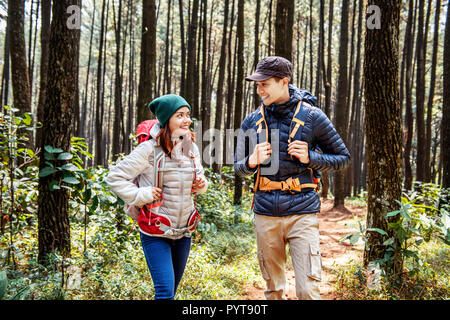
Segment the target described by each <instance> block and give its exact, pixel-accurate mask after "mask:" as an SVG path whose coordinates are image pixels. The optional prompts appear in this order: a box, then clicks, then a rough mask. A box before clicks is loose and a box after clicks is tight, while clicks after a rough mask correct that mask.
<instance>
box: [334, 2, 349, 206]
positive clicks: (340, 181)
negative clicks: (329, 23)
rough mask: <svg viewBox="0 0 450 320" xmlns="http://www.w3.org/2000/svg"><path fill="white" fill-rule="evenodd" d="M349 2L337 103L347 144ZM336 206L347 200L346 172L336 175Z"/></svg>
mask: <svg viewBox="0 0 450 320" xmlns="http://www.w3.org/2000/svg"><path fill="white" fill-rule="evenodd" d="M348 4H349V1H348V0H343V1H342V10H341V13H342V17H341V35H340V40H339V78H338V87H337V101H336V130H337V132H338V133H339V135H340V136H341V137H342V139H343V140H344V142H345V143H346V142H347V141H346V140H347V139H346V137H347V123H348V116H347V113H348V105H347V100H348V99H347V86H348V80H347V75H348V71H347V59H348ZM334 176H335V182H334V206H335V207H338V206H343V205H344V200H345V185H344V184H345V183H346V181H347V178H346V177H345V171H343V170H341V171H338V172H336V173H335V175H334Z"/></svg>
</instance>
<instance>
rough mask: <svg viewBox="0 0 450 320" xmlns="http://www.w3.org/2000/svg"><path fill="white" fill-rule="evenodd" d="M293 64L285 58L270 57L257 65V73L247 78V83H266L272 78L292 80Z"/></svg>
mask: <svg viewBox="0 0 450 320" xmlns="http://www.w3.org/2000/svg"><path fill="white" fill-rule="evenodd" d="M292 70H293V66H292V63H291V62H290V61H289V60H288V59H286V58H283V57H279V56H270V57H266V58H264V59H262V60H261V61H259V62H258V64H257V65H256V70H255V72H254V73H253V74H252V75H251V76H248V77H246V78H245V80H247V81H264V80H267V79H269V78H272V77H277V78H289V79H291V78H292Z"/></svg>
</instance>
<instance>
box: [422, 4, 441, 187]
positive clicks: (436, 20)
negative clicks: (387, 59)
mask: <svg viewBox="0 0 450 320" xmlns="http://www.w3.org/2000/svg"><path fill="white" fill-rule="evenodd" d="M440 11H441V0H437V2H436V12H435V17H434V38H433V53H432V57H431V74H430V93H429V94H428V104H427V122H426V133H427V139H426V146H425V150H426V151H427V153H426V154H425V164H426V171H425V181H427V182H433V183H434V179H433V180H432V179H431V176H432V174H431V172H432V171H434V168H433V167H432V161H431V159H430V151H431V139H432V132H431V120H432V118H433V103H434V102H433V100H434V89H435V84H436V67H437V51H438V45H439V18H440ZM433 160H434V158H433ZM433 162H434V161H433Z"/></svg>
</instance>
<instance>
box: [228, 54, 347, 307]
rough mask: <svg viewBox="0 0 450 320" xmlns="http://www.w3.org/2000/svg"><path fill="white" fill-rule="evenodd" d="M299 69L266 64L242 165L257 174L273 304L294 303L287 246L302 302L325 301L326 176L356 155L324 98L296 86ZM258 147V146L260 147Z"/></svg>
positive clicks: (241, 140)
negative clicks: (319, 102) (322, 179)
mask: <svg viewBox="0 0 450 320" xmlns="http://www.w3.org/2000/svg"><path fill="white" fill-rule="evenodd" d="M292 70H293V67H292V64H291V62H290V61H288V60H287V59H285V58H282V57H277V56H272V57H267V58H264V59H262V60H261V61H260V62H259V63H258V65H257V66H256V70H255V72H254V74H252V75H251V76H249V77H247V78H245V80H247V81H255V82H256V84H257V86H258V88H257V93H258V95H259V96H260V97H261V100H262V105H261V106H260V107H259V108H258V109H257V110H256V111H254V112H253V113H251V114H250V115H249V116H247V117H246V118H245V120H244V121H243V123H242V126H241V132H240V135H239V137H238V143H237V147H236V154H235V160H234V169H235V172H236V173H237V174H238V175H240V176H247V175H252V174H255V173H256V174H255V177H254V179H255V180H254V181H255V187H254V190H255V196H254V207H253V210H254V213H255V230H256V239H257V247H258V253H257V254H258V260H259V265H260V269H261V273H262V276H263V278H264V279H265V280H266V285H267V288H266V290H265V292H264V294H265V296H266V298H267V299H286V296H285V291H284V289H285V282H286V280H285V262H286V244H287V243H289V253H290V255H291V258H292V263H293V266H294V272H295V287H296V294H297V297H298V298H299V299H320V292H319V283H320V280H321V269H322V264H321V256H320V246H319V223H318V217H317V213H318V212H319V211H320V197H319V194H318V193H317V190H316V189H317V184H318V177H319V176H320V171H323V170H327V171H336V170H341V169H343V168H345V166H346V165H347V164H348V163H349V161H350V153H349V152H348V150H347V148H346V147H345V145H344V142H343V141H342V139H341V137H340V136H339V134H338V133H337V132H336V130H335V128H334V127H333V124H332V123H331V121H330V120H329V119H328V117H327V116H326V115H325V114H324V113H323V112H322V111H321V110H320V109H319V108H317V107H314V106H313V104H314V103H315V101H316V98H315V97H314V96H312V95H311V94H310V93H309V92H307V91H306V90H301V89H298V88H295V87H294V86H293V85H291V84H289V82H290V80H291V78H292ZM252 142H253V143H252Z"/></svg>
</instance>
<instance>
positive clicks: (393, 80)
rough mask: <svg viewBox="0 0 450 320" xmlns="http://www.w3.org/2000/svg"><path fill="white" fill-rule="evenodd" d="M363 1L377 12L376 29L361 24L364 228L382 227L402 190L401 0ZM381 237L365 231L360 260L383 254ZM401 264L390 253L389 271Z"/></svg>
mask: <svg viewBox="0 0 450 320" xmlns="http://www.w3.org/2000/svg"><path fill="white" fill-rule="evenodd" d="M368 5H377V6H378V7H379V8H380V9H381V12H382V13H383V16H382V24H381V29H369V28H367V29H366V37H365V52H364V76H365V82H364V86H365V88H364V93H365V104H366V114H365V127H366V138H367V140H366V151H367V154H366V157H367V177H368V181H367V188H368V195H367V199H368V200H367V202H368V205H367V228H379V229H382V230H385V231H387V232H388V227H387V222H388V219H387V218H386V214H387V213H388V212H391V211H394V210H397V209H398V208H399V204H398V203H397V202H396V200H397V201H400V200H401V195H402V170H401V155H402V153H401V150H402V130H401V114H400V93H399V62H398V53H399V25H400V7H401V3H400V2H399V1H396V0H370V1H369V4H368ZM394 218H395V217H394ZM390 220H391V221H392V218H390ZM388 233H390V232H388ZM390 236H391V235H390ZM384 240H386V238H385V237H384V236H382V235H381V234H379V233H377V232H368V245H369V249H368V250H365V252H364V265H368V263H369V262H370V261H372V260H375V259H381V258H383V257H384V253H385V250H386V248H387V247H386V246H384V245H383V242H384ZM401 263H402V262H401V258H400V257H396V258H395V260H394V266H393V269H389V271H393V272H398V271H401V270H402V269H401V268H402V265H401Z"/></svg>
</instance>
